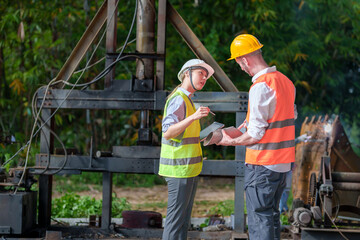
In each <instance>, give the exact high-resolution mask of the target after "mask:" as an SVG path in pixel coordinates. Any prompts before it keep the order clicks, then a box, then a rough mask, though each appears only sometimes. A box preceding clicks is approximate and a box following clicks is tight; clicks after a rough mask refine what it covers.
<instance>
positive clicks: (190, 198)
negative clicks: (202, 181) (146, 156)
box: [163, 177, 198, 240]
mask: <svg viewBox="0 0 360 240" xmlns="http://www.w3.org/2000/svg"><path fill="white" fill-rule="evenodd" d="M165 180H166V182H167V184H168V206H167V214H166V221H165V226H164V231H163V239H166V240H185V239H187V232H188V229H189V226H190V220H191V211H192V207H193V203H194V198H195V193H196V188H197V183H198V177H192V178H165Z"/></svg>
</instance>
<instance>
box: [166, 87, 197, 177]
mask: <svg viewBox="0 0 360 240" xmlns="http://www.w3.org/2000/svg"><path fill="white" fill-rule="evenodd" d="M179 95H180V96H181V97H182V98H183V100H184V102H185V106H186V115H185V117H188V116H190V115H191V114H193V113H195V111H196V109H195V107H194V105H193V103H192V102H191V100H190V99H189V97H188V96H186V94H184V93H183V92H182V91H181V90H177V91H176V92H175V93H174V94H173V96H171V97H170V98H169V99H168V100H167V102H166V104H165V109H164V116H166V109H167V106H168V103H169V102H170V100H171V99H172V98H174V97H176V96H179ZM201 169H202V150H201V145H200V122H199V120H196V121H194V122H192V123H191V124H190V126H188V127H187V128H186V129H185V131H184V132H183V133H182V134H179V136H178V137H177V138H173V139H169V140H167V139H165V138H164V137H162V139H161V154H160V165H159V175H161V176H165V177H177V178H187V177H195V176H197V175H199V174H200V172H201Z"/></svg>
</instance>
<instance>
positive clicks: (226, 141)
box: [216, 129, 233, 146]
mask: <svg viewBox="0 0 360 240" xmlns="http://www.w3.org/2000/svg"><path fill="white" fill-rule="evenodd" d="M221 133H222V139H221V141H220V142H218V143H217V144H216V145H222V146H232V145H233V138H231V137H230V136H229V135H228V134H226V132H225V131H224V130H223V129H222V130H221Z"/></svg>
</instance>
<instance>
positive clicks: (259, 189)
mask: <svg viewBox="0 0 360 240" xmlns="http://www.w3.org/2000/svg"><path fill="white" fill-rule="evenodd" d="M262 47H263V45H262V44H261V43H260V42H259V40H258V39H257V38H256V37H254V36H253V35H250V34H241V35H239V36H237V37H236V38H235V39H234V40H233V42H232V43H231V46H230V51H231V58H229V59H228V60H231V59H235V61H236V62H237V63H238V64H239V65H240V67H241V69H242V70H243V71H245V72H246V73H247V74H249V75H250V76H251V77H252V82H253V85H252V86H251V88H250V90H249V102H248V112H247V116H246V120H245V121H244V123H243V124H241V126H239V128H242V127H245V128H246V132H245V133H244V134H243V135H241V136H240V137H237V138H231V137H230V136H229V135H227V134H226V132H224V131H222V133H223V138H222V140H221V141H220V142H219V143H218V145H225V146H230V145H231V146H235V145H245V146H247V149H246V158H245V192H246V207H247V213H248V229H249V235H250V239H251V240H254V239H261V240H266V239H269V240H270V239H271V240H273V239H280V213H279V201H280V198H281V194H282V192H283V190H284V188H285V185H286V181H285V180H286V173H287V172H289V171H290V168H291V163H292V162H294V161H295V126H294V119H295V112H296V109H295V108H294V101H295V87H294V84H293V83H292V82H291V81H290V80H289V79H288V78H287V77H286V76H285V75H284V74H282V73H280V72H279V71H277V70H276V67H275V66H272V67H269V66H268V64H267V63H266V62H265V60H264V59H263V57H262V53H261V48H262Z"/></svg>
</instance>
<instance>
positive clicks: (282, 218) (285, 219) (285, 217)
mask: <svg viewBox="0 0 360 240" xmlns="http://www.w3.org/2000/svg"><path fill="white" fill-rule="evenodd" d="M280 223H281V225H290V222H289V217H288V215H286V214H285V213H283V214H281V215H280Z"/></svg>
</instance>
